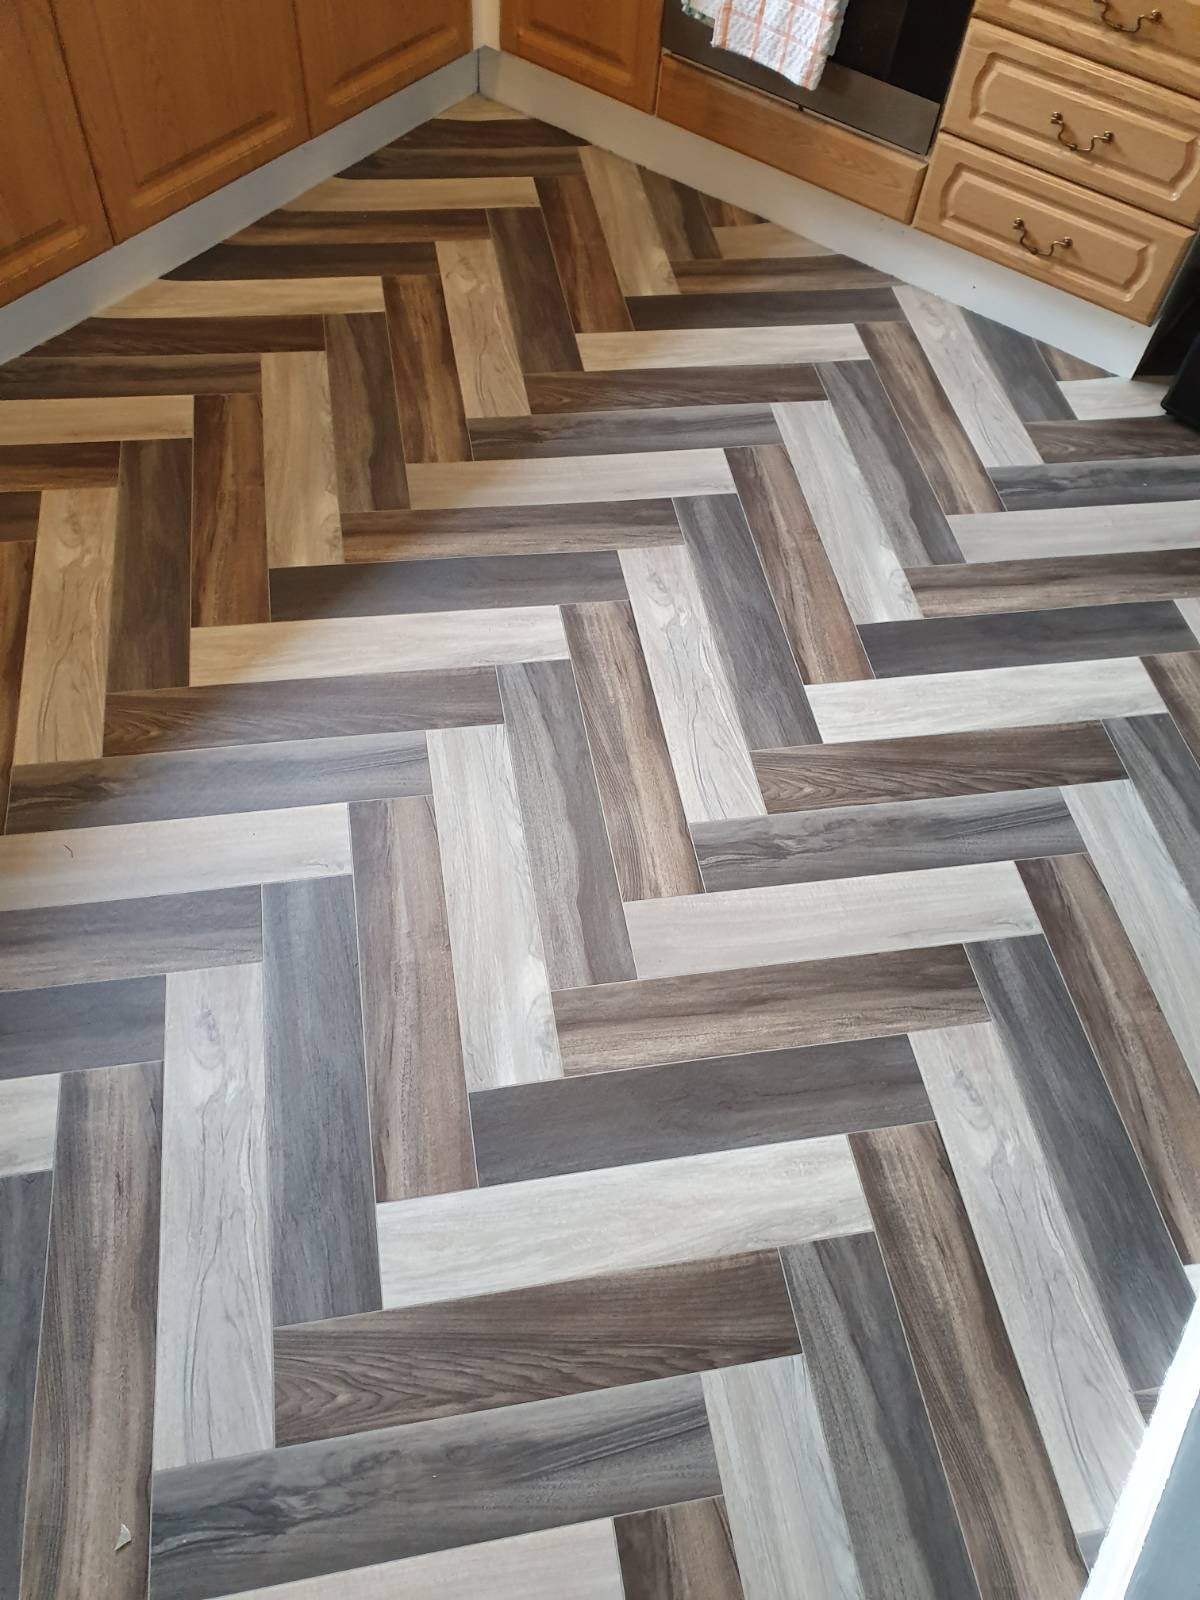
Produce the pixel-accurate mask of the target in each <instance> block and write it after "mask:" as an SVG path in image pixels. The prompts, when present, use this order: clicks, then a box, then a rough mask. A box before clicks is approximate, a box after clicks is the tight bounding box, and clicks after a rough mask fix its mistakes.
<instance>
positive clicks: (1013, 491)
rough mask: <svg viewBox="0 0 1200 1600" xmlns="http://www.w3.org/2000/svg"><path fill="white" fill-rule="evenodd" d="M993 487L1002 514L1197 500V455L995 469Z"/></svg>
mask: <svg viewBox="0 0 1200 1600" xmlns="http://www.w3.org/2000/svg"><path fill="white" fill-rule="evenodd" d="M992 477H993V482H994V483H995V485H996V490H997V493H998V494H999V496H1000V500H1001V503H1002V505H1003V506H1004V509H1005V510H1006V511H1048V510H1054V509H1066V508H1067V507H1071V506H1109V507H1111V506H1120V505H1140V504H1142V502H1144V501H1147V500H1151V501H1170V500H1183V501H1192V500H1197V499H1200V453H1198V454H1197V455H1193V456H1176V457H1171V456H1155V457H1148V458H1143V459H1140V460H1133V461H1120V460H1117V461H1063V462H1056V463H1054V464H1053V465H1046V464H1043V465H1040V466H1027V467H1020V466H1012V467H997V468H996V469H995V471H994V472H993V475H992Z"/></svg>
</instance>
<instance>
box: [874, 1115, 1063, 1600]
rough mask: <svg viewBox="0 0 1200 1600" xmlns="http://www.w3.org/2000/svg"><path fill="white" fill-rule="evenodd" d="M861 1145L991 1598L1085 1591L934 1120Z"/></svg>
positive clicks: (904, 1318)
mask: <svg viewBox="0 0 1200 1600" xmlns="http://www.w3.org/2000/svg"><path fill="white" fill-rule="evenodd" d="M850 1143H851V1147H852V1148H853V1150H854V1154H855V1158H856V1160H857V1162H858V1168H859V1172H860V1174H861V1176H862V1180H863V1187H864V1188H865V1190H866V1193H867V1199H868V1201H869V1203H870V1206H871V1213H872V1216H873V1218H874V1221H875V1227H876V1231H877V1234H878V1238H879V1244H880V1248H881V1250H882V1252H883V1259H884V1262H885V1264H886V1267H887V1272H888V1276H889V1278H890V1280H891V1285H892V1289H893V1291H894V1293H895V1296H896V1302H897V1305H898V1308H899V1312H900V1320H901V1322H902V1323H903V1325H904V1333H905V1337H906V1339H907V1341H908V1347H909V1350H910V1352H911V1354H912V1358H913V1363H914V1366H915V1367H916V1372H917V1377H918V1380H919V1381H920V1385H921V1392H922V1395H923V1397H924V1400H925V1405H926V1407H927V1409H928V1412H929V1418H930V1421H931V1423H932V1425H933V1433H934V1438H935V1440H936V1441H937V1445H938V1450H939V1452H940V1454H941V1459H942V1463H943V1465H944V1467H945V1469H946V1476H947V1478H948V1480H949V1484H950V1492H951V1494H952V1495H953V1497H954V1504H955V1508H956V1510H957V1513H958V1519H959V1522H960V1524H961V1526H962V1530H963V1535H964V1537H965V1539H966V1545H967V1550H968V1552H969V1554H970V1557H971V1562H972V1565H973V1567H974V1570H975V1576H976V1578H977V1580H978V1584H979V1591H980V1593H981V1594H982V1595H983V1596H984V1600H992V1597H996V1600H999V1597H1000V1596H1012V1597H1013V1600H1016V1597H1017V1596H1018V1595H1019V1596H1020V1597H1021V1600H1077V1597H1078V1595H1079V1592H1080V1590H1081V1589H1082V1588H1083V1584H1084V1580H1085V1578H1086V1576H1087V1573H1086V1569H1085V1567H1084V1565H1083V1562H1082V1560H1081V1559H1080V1556H1079V1552H1078V1550H1077V1548H1076V1546H1075V1540H1074V1538H1073V1536H1072V1533H1071V1529H1070V1525H1069V1524H1068V1522H1067V1515H1066V1511H1065V1510H1064V1508H1063V1504H1062V1500H1061V1498H1060V1496H1059V1493H1058V1490H1057V1488H1056V1486H1055V1483H1054V1478H1053V1475H1052V1473H1051V1470H1050V1463H1049V1460H1048V1459H1047V1456H1046V1449H1045V1446H1044V1444H1043V1443H1042V1437H1041V1434H1040V1433H1039V1432H1038V1428H1037V1424H1036V1422H1035V1421H1034V1418H1033V1412H1032V1411H1031V1409H1030V1406H1029V1399H1028V1396H1027V1395H1026V1393H1025V1386H1024V1384H1023V1383H1022V1381H1021V1375H1020V1373H1019V1372H1018V1370H1017V1364H1016V1361H1015V1360H1014V1358H1013V1353H1012V1348H1011V1346H1010V1345H1009V1342H1008V1338H1007V1335H1006V1334H1005V1332H1004V1325H1003V1323H1002V1321H1001V1319H1000V1312H999V1310H998V1309H997V1306H996V1301H995V1297H994V1295H993V1294H992V1290H991V1286H990V1284H989V1283H988V1279H987V1274H986V1273H985V1271H984V1267H983V1262H982V1261H981V1260H980V1257H979V1251H978V1248H977V1246H976V1244H975V1238H974V1235H973V1234H972V1232H971V1225H970V1223H969V1222H968V1221H967V1215H966V1212H965V1210H964V1209H963V1203H962V1197H961V1196H960V1195H959V1192H958V1186H957V1184H956V1183H955V1181H954V1176H953V1174H952V1172H951V1170H950V1163H949V1161H948V1159H947V1157H946V1152H945V1149H944V1148H943V1145H942V1141H941V1138H940V1137H939V1135H938V1132H937V1129H936V1127H934V1126H933V1124H932V1123H926V1124H923V1125H920V1126H915V1127H908V1128H890V1129H885V1130H881V1131H878V1132H874V1133H860V1134H852V1135H851V1137H850Z"/></svg>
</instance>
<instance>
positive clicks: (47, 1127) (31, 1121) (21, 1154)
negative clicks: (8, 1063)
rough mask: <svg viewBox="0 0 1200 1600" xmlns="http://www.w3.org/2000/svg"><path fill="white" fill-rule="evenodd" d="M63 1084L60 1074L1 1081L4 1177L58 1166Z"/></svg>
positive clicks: (0, 1154) (0, 1163)
mask: <svg viewBox="0 0 1200 1600" xmlns="http://www.w3.org/2000/svg"><path fill="white" fill-rule="evenodd" d="M59 1082H60V1077H59V1074H58V1073H57V1072H45V1073H40V1074H39V1075H38V1076H37V1077H36V1078H8V1079H0V1177H9V1176H11V1175H13V1174H15V1173H18V1172H45V1171H47V1170H48V1169H49V1168H50V1167H52V1166H53V1165H54V1130H55V1128H56V1126H57V1123H58V1086H59Z"/></svg>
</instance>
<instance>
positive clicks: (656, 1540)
mask: <svg viewBox="0 0 1200 1600" xmlns="http://www.w3.org/2000/svg"><path fill="white" fill-rule="evenodd" d="M613 1531H614V1532H615V1534H616V1539H617V1553H618V1556H619V1559H620V1563H621V1578H622V1586H623V1588H624V1590H625V1600H743V1591H742V1580H741V1577H740V1576H739V1574H738V1566H737V1557H736V1556H735V1555H734V1553H733V1540H732V1537H731V1535H730V1532H729V1517H728V1515H727V1513H726V1510H725V1502H724V1500H722V1499H720V1498H719V1497H718V1498H716V1499H712V1500H691V1501H689V1502H687V1503H686V1504H684V1505H678V1506H661V1507H659V1508H658V1509H657V1510H655V1511H637V1512H633V1513H632V1514H631V1515H629V1516H625V1517H617V1519H616V1520H615V1522H614V1523H613Z"/></svg>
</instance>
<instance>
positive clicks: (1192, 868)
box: [1108, 716, 1200, 906]
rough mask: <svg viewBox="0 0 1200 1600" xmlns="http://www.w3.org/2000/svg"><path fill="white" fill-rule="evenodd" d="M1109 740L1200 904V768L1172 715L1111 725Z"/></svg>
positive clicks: (1185, 881)
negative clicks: (1199, 853) (1199, 854)
mask: <svg viewBox="0 0 1200 1600" xmlns="http://www.w3.org/2000/svg"><path fill="white" fill-rule="evenodd" d="M1108 733H1109V737H1110V738H1111V739H1112V742H1113V745H1114V746H1115V748H1116V751H1117V754H1118V755H1119V756H1120V757H1121V760H1122V761H1123V762H1124V763H1125V768H1126V770H1127V772H1128V773H1129V776H1130V778H1131V779H1132V780H1133V785H1134V788H1135V789H1136V790H1137V792H1138V794H1139V795H1140V796H1141V798H1142V804H1143V805H1144V806H1145V807H1146V810H1147V811H1148V812H1149V814H1150V819H1151V821H1152V822H1153V823H1154V827H1155V829H1156V831H1157V833H1158V835H1159V837H1160V838H1161V840H1162V842H1163V844H1164V845H1165V846H1166V850H1167V854H1168V855H1169V856H1170V857H1171V860H1172V861H1173V862H1174V863H1175V870H1176V871H1177V872H1178V873H1179V876H1180V878H1181V879H1182V880H1183V883H1184V886H1185V888H1186V889H1187V891H1188V894H1189V895H1190V896H1191V898H1192V900H1193V901H1194V902H1195V903H1196V904H1197V905H1198V906H1200V856H1198V852H1200V765H1198V764H1197V760H1196V757H1195V756H1194V755H1193V754H1192V752H1191V750H1190V749H1189V748H1188V745H1187V741H1186V740H1185V739H1184V737H1183V735H1182V734H1181V733H1180V732H1179V730H1178V728H1176V726H1175V724H1174V722H1173V721H1172V720H1171V718H1170V717H1167V716H1160V717H1128V718H1123V719H1121V720H1118V721H1114V722H1111V723H1109V724H1108Z"/></svg>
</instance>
